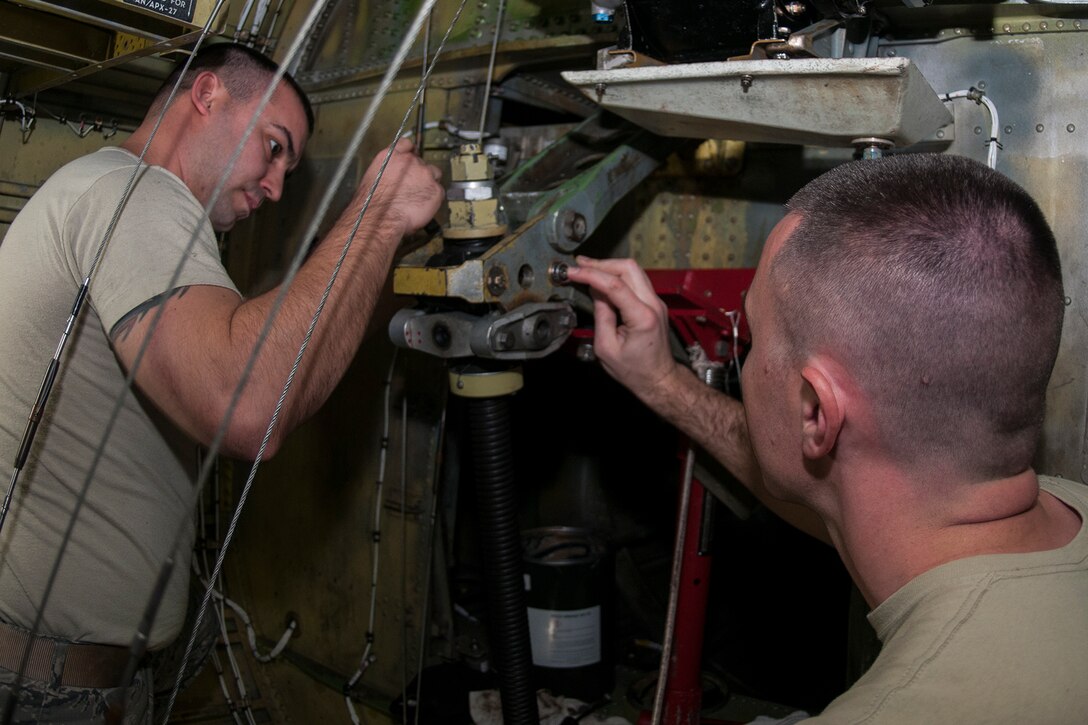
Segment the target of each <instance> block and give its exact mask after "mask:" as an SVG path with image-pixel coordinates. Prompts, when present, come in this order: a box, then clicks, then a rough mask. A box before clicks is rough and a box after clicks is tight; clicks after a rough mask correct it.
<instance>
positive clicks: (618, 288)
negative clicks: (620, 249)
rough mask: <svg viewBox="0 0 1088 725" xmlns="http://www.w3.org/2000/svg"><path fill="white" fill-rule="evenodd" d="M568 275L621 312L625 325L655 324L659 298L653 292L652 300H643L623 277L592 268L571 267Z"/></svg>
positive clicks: (645, 325) (643, 325) (642, 325)
mask: <svg viewBox="0 0 1088 725" xmlns="http://www.w3.org/2000/svg"><path fill="white" fill-rule="evenodd" d="M568 275H569V276H570V279H571V281H573V282H578V283H581V284H586V285H589V286H590V288H591V289H593V290H595V291H596V292H597V293H598V294H599V295H600V296H601V297H602V298H604V299H607V300H608V301H609V302H610V303H611V304H612V306H613V307H615V308H616V309H618V310H619V313H620V316H621V317H622V318H623V321H624V324H626V325H628V326H637V327H647V326H651V325H653V324H654V323H655V321H656V317H657V313H656V304H657V299H658V298H657V295H654V294H653V293H652V290H651V298H650V299H648V300H647V299H643V298H642V297H641V296H640V295H638V294H636V292H635V290H633V289H632V288H631V287H630V285H628V283H627V281H626V279H624V278H623V277H620V276H618V275H616V274H612V273H610V272H605V271H602V270H600V269H593V268H590V267H571V268H570V269H569V270H568Z"/></svg>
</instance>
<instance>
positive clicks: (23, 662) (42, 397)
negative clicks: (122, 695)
mask: <svg viewBox="0 0 1088 725" xmlns="http://www.w3.org/2000/svg"><path fill="white" fill-rule="evenodd" d="M223 3H224V0H218V2H217V3H216V5H215V7H214V8H213V9H212V12H211V14H210V15H209V16H208V20H207V22H206V23H205V24H204V27H203V28H202V29H201V32H200V35H199V37H198V38H197V40H196V43H195V45H194V47H193V53H192V54H191V55H190V56H189V57H188V58H187V59H186V61H185V64H184V66H183V70H182V72H181V74H179V76H178V81H177V83H175V84H174V87H173V88H171V89H170V94H169V96H168V97H167V100H166V102H165V103H164V104H163V107H162V110H161V111H160V113H159V116H158V118H157V119H156V120H155V125H154V126H153V127H152V129H151V132H150V134H149V135H148V138H147V142H146V143H145V144H144V147H143V149H142V150H141V151H140V155H139V157H138V158H137V161H136V165H135V167H134V168H133V171H132V175H131V176H130V177H129V179H128V182H127V184H126V185H125V189H124V191H123V192H122V194H121V200H120V202H118V204H117V206H116V208H115V209H114V212H113V216H112V217H111V219H110V222H109V224H108V226H107V227H106V231H105V232H104V233H103V235H102V240H101V241H100V242H99V243H98V247H97V249H96V250H95V255H94V258H93V259H92V261H91V267H90V270H88V272H87V276H86V277H84V279H83V282H82V284H81V285H80V288H79V291H78V292H77V293H76V298H75V302H74V304H73V309H72V313H71V314H70V315H69V318H68V320H66V321H65V328H64V331H63V332H62V333H61V338H60V341H59V342H58V344H57V348H56V350H55V351H54V354H53V358H52V359H51V360H50V363H49V366H48V367H47V369H46V373H45V376H44V378H43V380H42V386H41V389H40V390H39V397H38V399H37V400H36V401H35V409H34V410H32V411H31V420H30V421H29V422H28V425H27V434H29V439H27V434H24V440H23V442H22V443H21V444H20V450H21V451H25V453H20V454H19V457H20V458H22V457H23V456H24V455H25V456H29V452H30V448H31V446H32V444H33V439H34V436H35V433H36V432H37V427H38V422H39V421H40V420H41V413H43V412H44V409H45V401H46V400H48V398H49V394H50V391H51V389H52V385H53V381H54V380H55V377H56V374H57V371H58V370H59V367H60V358H61V356H62V355H63V353H64V348H65V345H66V344H67V341H68V337H69V334H70V332H71V330H72V328H73V327H74V326H75V322H76V320H77V319H78V317H79V315H80V312H81V311H82V309H83V304H84V302H85V300H86V297H87V294H88V291H89V289H90V285H91V277H93V276H94V273H95V271H96V269H97V267H98V263H99V261H100V260H101V258H102V255H103V253H104V251H105V248H106V244H107V243H108V242H109V240H110V239H111V238H112V236H113V230H114V227H115V226H116V224H117V220H118V219H119V218H120V216H121V210H122V209H123V208H124V206H125V203H126V202H127V201H128V198H129V196H130V195H131V193H132V188H133V186H134V184H135V180H136V178H137V176H138V175H139V173H140V168H141V165H142V163H143V159H144V157H145V156H146V155H147V151H148V149H149V148H150V147H151V142H152V140H153V139H154V138H155V135H156V134H157V133H158V130H159V127H160V126H161V125H162V121H163V118H164V117H165V116H166V111H167V109H168V108H169V107H170V104H171V103H172V102H173V100H174V96H175V95H176V94H177V90H178V86H179V85H180V84H181V80H182V79H183V78H184V77H185V72H186V71H188V69H189V66H190V65H191V64H192V61H193V58H194V57H195V55H196V51H197V50H199V48H200V46H201V44H202V43H203V42H204V39H205V38H206V37H207V36H208V33H209V31H210V28H211V25H212V23H213V21H214V20H215V18H216V17H217V16H218V14H219V11H220V10H221V9H222V7H223ZM134 367H135V366H134ZM133 372H134V371H133ZM126 389H127V387H126ZM123 401H124V395H123V394H122V395H120V396H118V404H117V406H115V409H114V410H115V414H114V418H116V413H117V412H118V411H119V410H120V407H121V405H122V404H123ZM39 408H40V412H39V410H38V409H39ZM36 413H38V418H37V420H35V419H34V418H35V414H36ZM111 422H112V420H111ZM103 444H104V442H103ZM100 458H101V451H97V452H96V457H95V464H93V465H96V464H97V461H98V460H99V459H100ZM24 462H25V458H24ZM21 470H22V465H20V464H19V463H18V461H17V463H16V466H15V470H14V471H13V472H12V475H11V481H10V482H9V484H8V490H7V493H6V494H5V496H4V504H3V509H2V510H0V528H2V527H3V523H4V519H5V518H6V516H7V512H8V506H9V505H10V501H11V496H12V493H13V491H14V489H15V486H16V484H17V482H18V478H19V472H20V471H21ZM90 477H91V474H89V475H88V477H87V479H86V480H85V481H84V486H83V489H82V490H81V492H80V496H79V497H78V498H77V500H76V506H75V508H74V510H73V512H72V516H71V518H70V519H69V521H68V526H67V528H66V529H65V532H64V537H63V538H62V539H61V546H60V548H59V550H58V552H57V557H56V560H55V561H54V563H53V567H52V569H51V570H50V572H49V578H48V580H47V581H46V587H45V591H44V592H43V594H42V601H41V604H40V605H39V607H38V610H37V613H36V614H35V617H34V624H33V626H32V627H31V628H30V634H29V636H28V637H27V641H26V644H25V645H24V647H23V654H22V657H21V658H20V662H19V669H18V671H17V672H16V675H15V682H14V683H13V684H12V688H11V696H10V697H9V698H8V700H7V703H6V705H5V708H4V714H3V722H4V725H8V724H9V723H10V722H11V719H12V717H13V716H14V713H15V707H16V705H17V703H18V699H19V692H20V689H21V687H22V681H23V677H24V675H25V674H26V668H27V666H28V665H29V663H30V654H31V644H32V642H33V641H34V638H35V637H36V636H37V635H38V633H39V632H40V631H41V625H42V619H43V617H44V613H45V607H46V605H47V604H48V602H49V597H50V595H51V594H52V591H53V587H54V585H55V583H56V579H57V573H58V572H59V570H60V562H61V559H62V557H63V555H64V551H65V549H66V548H67V546H68V542H69V540H70V539H71V535H72V530H73V528H74V527H75V522H76V519H77V517H78V515H79V512H80V510H81V508H82V506H83V503H84V502H85V501H86V492H87V487H88V485H89V481H90Z"/></svg>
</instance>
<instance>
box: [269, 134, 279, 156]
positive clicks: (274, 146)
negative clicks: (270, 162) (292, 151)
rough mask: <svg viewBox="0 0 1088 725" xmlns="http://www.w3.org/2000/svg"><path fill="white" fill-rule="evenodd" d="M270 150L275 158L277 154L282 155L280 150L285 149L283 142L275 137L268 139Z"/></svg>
mask: <svg viewBox="0 0 1088 725" xmlns="http://www.w3.org/2000/svg"><path fill="white" fill-rule="evenodd" d="M268 151H269V153H270V154H271V155H272V157H273V158H275V157H276V156H279V155H280V152H282V151H283V144H281V143H280V142H279V141H277V140H276V139H274V138H270V139H268Z"/></svg>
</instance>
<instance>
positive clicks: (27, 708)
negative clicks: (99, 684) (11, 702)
mask: <svg viewBox="0 0 1088 725" xmlns="http://www.w3.org/2000/svg"><path fill="white" fill-rule="evenodd" d="M150 679H151V671H150V670H149V669H147V668H144V669H142V670H140V671H139V672H137V673H136V677H135V678H134V679H133V681H132V686H131V687H128V688H121V687H113V688H102V689H99V688H92V687H64V686H61V685H54V684H53V683H50V682H41V681H39V680H30V679H26V678H24V679H23V682H22V685H21V686H20V687H19V691H18V696H17V704H16V706H15V717H14V718H13V719H12V722H13V723H19V724H25V725H53V723H58V724H59V723H71V724H74V723H86V724H88V725H151V720H152V702H151V688H150V687H149V685H148V683H149V681H150ZM14 683H15V673H14V672H11V671H9V670H6V669H3V668H0V713H3V711H4V709H5V708H6V707H7V701H8V698H9V697H11V692H12V686H13V685H14ZM126 690H127V692H126ZM126 694H127V699H126ZM122 712H124V717H123V718H122V717H121V716H120V715H121V713H122Z"/></svg>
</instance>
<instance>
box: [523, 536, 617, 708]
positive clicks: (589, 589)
mask: <svg viewBox="0 0 1088 725" xmlns="http://www.w3.org/2000/svg"><path fill="white" fill-rule="evenodd" d="M522 541H523V543H524V553H525V590H526V591H525V601H526V604H527V605H528V615H529V638H530V640H531V642H532V650H533V671H534V675H535V677H534V679H535V680H536V684H537V686H538V687H546V688H548V689H549V690H551V691H552V692H553V693H554V694H557V695H564V696H567V697H574V698H577V699H579V700H583V701H585V702H593V701H595V700H599V699H600V698H601V697H602V696H604V695H606V694H608V693H609V692H611V690H612V678H613V673H612V661H611V660H612V658H611V656H610V649H611V648H610V641H609V637H608V636H607V635H606V624H607V621H608V614H609V598H610V596H611V591H612V570H611V566H610V560H609V557H608V555H607V549H606V547H605V546H604V544H603V542H602V541H601V540H600V539H599V538H598V537H597V536H595V535H594V534H593V532H591V531H590V530H588V529H580V528H573V527H568V526H552V527H545V528H539V529H531V530H529V531H525V532H523V533H522Z"/></svg>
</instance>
